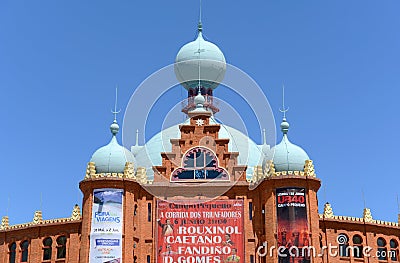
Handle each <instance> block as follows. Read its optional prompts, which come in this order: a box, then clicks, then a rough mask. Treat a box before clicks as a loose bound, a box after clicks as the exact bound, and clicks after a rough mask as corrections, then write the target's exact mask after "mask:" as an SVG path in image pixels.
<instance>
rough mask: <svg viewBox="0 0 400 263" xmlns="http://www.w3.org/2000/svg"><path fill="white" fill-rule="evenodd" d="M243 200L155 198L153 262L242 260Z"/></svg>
mask: <svg viewBox="0 0 400 263" xmlns="http://www.w3.org/2000/svg"><path fill="white" fill-rule="evenodd" d="M243 240H244V235H243V200H214V201H208V202H196V201H185V202H183V201H182V202H177V201H174V202H167V201H162V200H159V201H158V202H157V263H190V262H208V263H219V262H245V260H244V243H243Z"/></svg>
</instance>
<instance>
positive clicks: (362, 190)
mask: <svg viewBox="0 0 400 263" xmlns="http://www.w3.org/2000/svg"><path fill="white" fill-rule="evenodd" d="M361 194H362V199H363V202H364V209H365V208H366V207H367V202H366V201H365V195H364V189H363V188H361Z"/></svg>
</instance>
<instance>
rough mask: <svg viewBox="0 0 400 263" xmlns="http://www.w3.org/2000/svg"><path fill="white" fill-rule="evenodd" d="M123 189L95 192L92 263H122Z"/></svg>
mask: <svg viewBox="0 0 400 263" xmlns="http://www.w3.org/2000/svg"><path fill="white" fill-rule="evenodd" d="M123 193H124V192H123V190H122V189H95V190H94V191H93V208H92V226H91V231H90V253H89V262H90V263H121V262H122V227H123V208H122V196H123Z"/></svg>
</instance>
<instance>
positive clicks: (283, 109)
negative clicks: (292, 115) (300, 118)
mask: <svg viewBox="0 0 400 263" xmlns="http://www.w3.org/2000/svg"><path fill="white" fill-rule="evenodd" d="M279 111H280V112H282V113H283V118H284V119H286V112H287V111H289V107H287V108H285V85H282V109H279Z"/></svg>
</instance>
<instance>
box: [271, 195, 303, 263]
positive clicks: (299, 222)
mask: <svg viewBox="0 0 400 263" xmlns="http://www.w3.org/2000/svg"><path fill="white" fill-rule="evenodd" d="M305 192H306V191H305V189H304V188H294V187H293V188H278V189H276V203H277V217H278V218H277V219H278V246H279V247H280V255H278V258H279V260H278V262H279V263H309V262H310V255H309V254H306V253H304V251H303V248H305V247H308V246H309V241H310V240H309V231H308V220H307V205H306V194H305ZM305 251H306V252H307V251H308V250H305Z"/></svg>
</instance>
